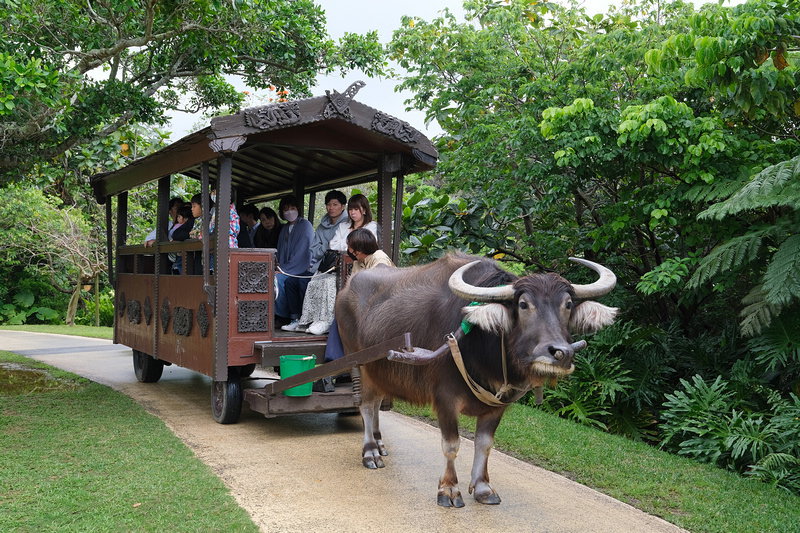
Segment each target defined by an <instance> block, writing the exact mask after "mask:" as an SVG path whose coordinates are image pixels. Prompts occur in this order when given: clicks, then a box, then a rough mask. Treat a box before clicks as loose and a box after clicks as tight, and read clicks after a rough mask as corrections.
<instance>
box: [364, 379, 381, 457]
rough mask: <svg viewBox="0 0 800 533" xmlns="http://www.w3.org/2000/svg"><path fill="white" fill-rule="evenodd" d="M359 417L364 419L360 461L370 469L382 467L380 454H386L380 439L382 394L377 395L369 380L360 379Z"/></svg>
mask: <svg viewBox="0 0 800 533" xmlns="http://www.w3.org/2000/svg"><path fill="white" fill-rule="evenodd" d="M361 394H362V400H361V419H362V420H363V421H364V446H363V448H362V450H361V456H362V459H361V462H362V464H363V465H364V466H365V467H367V468H370V469H375V468H383V467H384V464H383V459H381V456H382V455H387V453H386V447H385V446H384V445H383V441H382V440H381V430H380V420H379V418H380V412H381V410H380V407H381V401H382V400H383V396H382V395H379V394H378V393H377V392H376V391H375V388H374V387H372V386H370V384H369V381H368V380H365V379H362V381H361Z"/></svg>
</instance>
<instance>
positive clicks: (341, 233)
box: [329, 194, 380, 252]
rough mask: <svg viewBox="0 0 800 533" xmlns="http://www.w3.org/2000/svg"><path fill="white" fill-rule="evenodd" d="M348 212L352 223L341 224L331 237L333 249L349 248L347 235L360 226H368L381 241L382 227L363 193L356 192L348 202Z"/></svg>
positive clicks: (342, 249)
mask: <svg viewBox="0 0 800 533" xmlns="http://www.w3.org/2000/svg"><path fill="white" fill-rule="evenodd" d="M347 213H348V215H349V216H350V224H349V225H343V226H339V227H338V228H337V230H336V235H334V236H333V238H332V239H331V242H330V245H329V248H330V249H331V250H340V251H342V252H344V251H345V250H347V236H348V235H349V234H350V232H351V231H353V230H354V229H358V228H362V227H363V228H366V229H368V230H370V231H371V232H372V234H373V235H375V239H377V240H378V242H380V235H378V233H379V231H380V227H379V226H378V223H377V222H375V221H374V220H372V210H371V209H370V207H369V200H367V197H366V196H364V195H363V194H354V195H353V196H352V197H351V198H350V201H349V202H347Z"/></svg>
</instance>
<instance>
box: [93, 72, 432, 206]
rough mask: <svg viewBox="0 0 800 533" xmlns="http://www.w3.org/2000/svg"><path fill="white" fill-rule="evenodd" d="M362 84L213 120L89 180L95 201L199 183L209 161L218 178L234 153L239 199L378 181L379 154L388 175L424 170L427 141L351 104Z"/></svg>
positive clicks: (428, 167)
mask: <svg viewBox="0 0 800 533" xmlns="http://www.w3.org/2000/svg"><path fill="white" fill-rule="evenodd" d="M363 86H364V83H363V82H356V83H353V84H352V85H351V86H350V87H349V88H348V89H347V90H346V91H345V92H344V93H339V92H337V91H326V93H327V95H326V96H318V97H315V98H308V99H305V100H296V101H291V102H282V103H277V104H272V105H267V106H261V107H254V108H250V109H245V110H243V111H240V112H239V113H236V114H235V115H228V116H220V117H216V118H213V119H212V120H211V125H210V126H207V127H205V128H203V129H202V130H200V131H198V132H195V133H191V134H189V135H187V136H185V137H183V138H182V139H180V140H178V141H176V142H174V143H172V144H171V145H169V146H166V147H165V148H162V149H161V150H159V151H158V152H155V153H153V154H150V155H149V156H147V157H143V158H141V159H138V160H136V161H134V162H132V163H131V164H129V165H128V166H126V167H124V168H122V169H120V170H116V171H113V172H106V173H102V174H97V175H95V176H93V177H92V180H91V184H92V188H93V189H94V194H95V196H96V198H97V200H98V201H99V202H100V203H104V202H105V200H106V198H107V197H109V196H114V195H117V194H119V193H121V192H124V191H127V190H129V189H132V188H135V187H138V186H140V185H143V184H145V183H148V182H150V181H153V180H157V179H159V178H161V177H163V176H166V175H169V174H174V173H181V174H184V175H187V176H190V177H193V178H196V179H200V172H201V164H202V163H204V162H209V170H210V177H211V179H212V180H216V179H217V172H218V169H219V164H218V161H219V156H220V155H221V154H222V153H223V152H229V153H232V154H233V173H232V178H231V179H232V183H233V187H234V188H235V189H236V190H237V191H238V194H239V198H240V199H243V200H245V201H254V200H258V199H272V198H277V197H279V196H283V195H285V194H289V193H293V192H294V191H295V190H296V186H297V185H298V184H300V185H301V186H302V188H303V190H305V191H306V192H314V191H317V190H326V189H331V188H334V187H342V186H346V185H354V184H358V183H364V182H367V181H374V180H375V179H376V178H377V172H378V168H379V166H380V163H381V161H382V159H383V160H385V159H384V158H385V157H389V158H392V159H393V163H394V164H393V165H392V171H394V172H397V173H402V174H411V173H414V172H420V171H423V170H431V169H433V168H435V166H436V160H437V158H438V153H437V151H436V149H435V148H434V146H433V144H432V143H431V141H430V140H429V139H428V138H427V137H425V136H424V135H423V134H422V133H420V132H419V131H418V130H416V129H414V128H413V127H412V126H411V125H409V124H408V123H407V122H404V121H402V120H400V119H398V118H395V117H393V116H391V115H388V114H386V113H383V112H381V111H379V110H377V109H374V108H371V107H369V106H366V105H364V104H361V103H359V102H357V101H355V100H353V99H352V98H353V96H355V93H357V92H358V90H359V89H360V88H361V87H363Z"/></svg>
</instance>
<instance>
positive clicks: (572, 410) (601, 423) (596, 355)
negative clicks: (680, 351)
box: [528, 322, 675, 440]
mask: <svg viewBox="0 0 800 533" xmlns="http://www.w3.org/2000/svg"><path fill="white" fill-rule="evenodd" d="M588 340H589V346H588V348H586V350H585V351H583V352H579V353H578V354H576V361H575V371H574V372H573V373H572V375H570V376H569V377H568V378H567V379H566V380H563V381H561V382H559V383H558V384H557V385H556V387H555V388H554V389H553V390H551V391H547V392H546V394H545V397H544V404H543V405H544V409H545V410H547V411H549V412H553V413H556V414H558V415H559V416H562V417H564V418H568V419H570V420H574V421H576V422H580V423H581V424H584V425H587V426H592V427H597V428H601V429H603V430H605V431H608V432H610V433H616V434H621V435H625V436H627V437H629V438H632V439H635V440H652V439H653V437H654V434H653V429H652V425H653V416H652V414H651V410H652V408H653V407H654V406H656V405H657V404H658V403H660V401H661V392H660V388H661V387H662V383H663V382H664V380H665V379H667V378H668V377H669V376H670V375H671V374H672V373H674V372H675V370H674V368H672V367H671V366H670V359H669V357H668V356H666V354H665V353H663V352H664V350H663V349H662V348H661V347H660V346H659V345H658V331H657V330H655V329H654V328H643V327H640V326H636V325H635V324H634V323H633V322H623V323H621V324H617V325H614V326H613V327H610V328H605V329H603V330H601V331H599V332H598V333H596V334H595V335H593V336H591V337H590V338H589V339H588ZM532 401H533V398H532V397H529V398H528V402H532Z"/></svg>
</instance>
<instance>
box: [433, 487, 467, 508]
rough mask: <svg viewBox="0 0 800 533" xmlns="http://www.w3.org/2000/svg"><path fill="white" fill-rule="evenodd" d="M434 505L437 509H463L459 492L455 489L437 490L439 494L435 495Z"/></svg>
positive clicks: (462, 501)
mask: <svg viewBox="0 0 800 533" xmlns="http://www.w3.org/2000/svg"><path fill="white" fill-rule="evenodd" d="M436 503H437V504H438V505H439V507H456V508H461V507H464V499H463V498H461V491H460V490H458V488H456V487H452V488H441V489H439V494H437V495H436Z"/></svg>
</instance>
